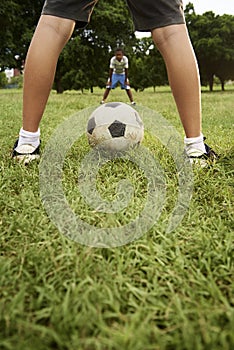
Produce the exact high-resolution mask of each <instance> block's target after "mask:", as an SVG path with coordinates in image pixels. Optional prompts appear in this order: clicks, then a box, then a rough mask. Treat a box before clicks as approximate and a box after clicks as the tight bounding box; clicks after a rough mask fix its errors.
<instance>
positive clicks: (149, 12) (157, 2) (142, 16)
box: [42, 0, 185, 31]
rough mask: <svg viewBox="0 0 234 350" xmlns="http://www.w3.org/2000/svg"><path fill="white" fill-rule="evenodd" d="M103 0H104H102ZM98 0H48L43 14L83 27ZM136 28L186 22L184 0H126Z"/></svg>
mask: <svg viewBox="0 0 234 350" xmlns="http://www.w3.org/2000/svg"><path fill="white" fill-rule="evenodd" d="M101 1H102V0H101ZM97 2H98V0H46V1H45V4H44V7H43V10H42V14H43V15H51V16H57V17H63V18H68V19H73V20H74V21H76V22H77V26H78V27H80V28H82V27H85V25H86V24H87V23H88V22H89V20H90V17H91V14H92V11H93V8H94V6H95V4H96V3H97ZM126 2H127V4H128V6H129V9H130V12H131V15H132V19H133V22H134V25H135V30H139V31H150V30H151V29H154V28H160V27H165V26H168V25H171V24H181V23H184V22H185V20H184V12H183V1H182V0H126Z"/></svg>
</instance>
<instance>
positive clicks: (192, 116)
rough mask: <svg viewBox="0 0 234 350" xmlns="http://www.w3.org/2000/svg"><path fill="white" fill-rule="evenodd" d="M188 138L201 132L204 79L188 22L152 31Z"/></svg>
mask: <svg viewBox="0 0 234 350" xmlns="http://www.w3.org/2000/svg"><path fill="white" fill-rule="evenodd" d="M152 37H153V40H154V42H155V44H156V46H157V47H158V49H159V51H160V52H161V54H162V56H163V58H164V61H165V64H166V67H167V72H168V79H169V82H170V86H171V89H172V93H173V96H174V98H175V102H176V105H177V108H178V111H179V115H180V118H181V122H182V124H183V127H184V131H185V135H186V137H187V138H194V137H198V136H200V135H201V96H200V79H199V73H198V68H197V62H196V59H195V55H194V52H193V49H192V46H191V43H190V39H189V37H188V33H187V29H186V26H185V25H184V24H179V25H171V26H166V27H162V28H157V29H154V30H152Z"/></svg>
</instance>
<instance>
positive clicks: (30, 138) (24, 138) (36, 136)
mask: <svg viewBox="0 0 234 350" xmlns="http://www.w3.org/2000/svg"><path fill="white" fill-rule="evenodd" d="M39 144H40V129H38V130H37V131H36V132H31V131H26V130H24V129H23V128H21V129H20V132H19V141H18V146H21V145H32V146H33V147H35V148H37V147H38V146H39Z"/></svg>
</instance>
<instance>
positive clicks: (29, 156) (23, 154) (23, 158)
mask: <svg viewBox="0 0 234 350" xmlns="http://www.w3.org/2000/svg"><path fill="white" fill-rule="evenodd" d="M18 142H19V140H17V141H16V142H15V144H14V147H13V151H12V158H14V159H17V160H18V161H19V162H22V163H23V164H24V165H27V164H28V163H30V162H31V161H32V160H35V159H39V158H40V145H39V146H38V147H36V148H35V147H33V146H32V145H20V146H18Z"/></svg>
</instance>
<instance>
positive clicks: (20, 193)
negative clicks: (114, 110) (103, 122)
mask: <svg viewBox="0 0 234 350" xmlns="http://www.w3.org/2000/svg"><path fill="white" fill-rule="evenodd" d="M102 93H103V91H102V90H98V89H94V93H93V94H91V93H89V92H85V93H83V94H81V93H79V92H75V91H67V92H65V93H64V94H62V95H57V94H56V93H54V92H52V94H51V96H50V99H49V102H48V105H47V108H46V111H45V115H44V118H43V120H42V123H41V133H42V152H43V151H44V149H45V147H46V144H47V142H48V140H49V139H50V137H51V135H52V134H53V132H54V130H55V128H56V127H57V126H58V125H60V124H61V123H62V122H63V121H64V120H66V119H67V118H68V117H69V116H71V115H72V114H74V113H76V112H78V111H81V110H83V109H84V108H86V107H89V106H91V105H97V106H98V105H99V102H100V100H101V97H102ZM133 93H134V91H133ZM134 98H135V100H136V102H137V104H138V105H140V106H145V107H148V108H151V109H152V110H155V111H157V112H158V113H160V114H161V115H163V117H164V118H166V119H167V120H168V122H169V123H170V124H171V125H172V126H174V127H175V128H176V130H177V131H178V132H179V134H181V140H182V142H183V130H182V127H181V124H180V121H179V118H178V116H177V112H176V108H175V105H174V101H173V99H172V96H171V93H170V91H169V88H167V87H163V88H158V89H156V92H153V90H151V89H147V90H145V91H143V92H138V93H134ZM109 101H122V102H128V99H127V95H125V92H123V91H120V89H116V90H115V91H113V92H111V94H110V97H109ZM233 101H234V87H233V86H229V87H227V90H226V91H225V92H221V91H220V89H219V88H217V89H215V91H214V92H213V93H210V92H208V90H207V89H203V92H202V107H203V133H204V135H205V136H206V137H207V143H208V144H209V145H210V146H212V147H213V148H214V149H215V151H216V152H217V153H218V154H219V155H220V157H219V159H218V161H217V162H216V164H214V166H213V167H211V168H207V169H200V168H195V169H194V171H193V174H194V180H193V181H194V188H193V196H192V199H191V202H190V206H189V209H188V211H187V213H186V215H185V217H184V219H183V221H182V222H181V223H180V225H179V226H178V227H177V228H176V229H175V230H174V231H173V232H170V233H166V232H165V227H166V224H167V220H168V217H169V214H170V212H171V210H172V209H173V207H174V204H175V201H176V198H177V185H178V184H177V176H176V171H175V167H174V165H173V161H172V158H171V157H170V154H168V153H167V152H166V150H165V149H164V148H163V147H162V146H161V145H159V144H158V141H157V140H155V139H154V138H153V137H152V136H151V134H150V131H149V130H146V133H145V140H144V145H145V146H146V147H148V148H149V149H150V150H151V152H153V153H154V154H155V156H156V157H157V158H158V160H159V161H160V164H161V166H162V168H163V169H164V172H165V178H166V181H167V203H166V205H165V207H164V209H163V211H162V214H161V217H160V218H159V220H158V222H157V223H156V224H155V226H153V227H152V228H151V229H150V230H149V231H148V232H147V233H145V234H144V235H143V236H142V237H140V238H139V239H138V240H136V241H134V242H132V243H130V244H127V245H125V246H122V247H116V248H109V249H105V248H92V247H89V246H83V245H80V244H79V243H76V242H73V241H71V240H69V239H68V238H66V237H65V236H64V235H62V234H61V233H60V232H59V230H58V229H57V227H56V226H55V224H54V223H52V222H51V221H50V219H49V218H48V216H47V213H46V212H45V209H44V207H43V205H42V202H41V199H40V194H39V170H38V163H37V162H35V163H34V164H30V165H29V166H27V167H25V166H23V165H19V164H17V163H16V162H14V161H13V160H12V159H11V158H10V152H11V148H12V146H13V144H14V142H15V139H16V138H17V135H18V131H19V128H20V127H21V108H22V91H21V90H10V89H9V90H0V103H1V115H0V152H1V158H0V166H1V167H0V193H1V194H0V240H1V241H0V242H1V257H0V259H1V260H0V349H4V350H13V349H14V350H34V349H37V350H50V349H51V350H52V349H53V350H54V349H59V350H60V349H61V350H119V349H123V350H231V349H233V348H234V333H233V329H234V294H233V292H234V282H233V281H234V273H233V272H234V270H233V243H234V239H233V232H234V225H233V149H234V148H233V146H234V145H233V140H234V133H233V110H234V102H233ZM155 128H157V123H155ZM88 150H89V145H88V143H87V139H86V137H85V136H84V137H82V138H81V140H80V141H79V142H78V143H75V144H74V147H73V148H72V149H71V151H70V152H69V154H68V155H67V157H66V160H65V162H64V174H63V188H64V193H65V195H66V198H67V200H68V202H69V204H70V205H71V207H72V208H73V210H74V211H75V212H76V213H77V214H79V215H80V214H82V215H83V217H85V216H86V218H87V220H90V223H91V224H93V225H96V226H97V227H98V226H99V227H103V225H105V224H106V222H108V218H106V217H103V216H100V217H98V215H97V214H96V213H93V212H92V210H90V208H87V207H85V205H84V203H83V202H82V201H81V200H79V198H80V197H79V196H80V194H79V192H78V190H77V189H76V187H77V169H78V168H79V163H80V162H81V159H82V157H83V156H84V155H85V154H86V152H88ZM125 177H129V178H130V179H131V180H132V182H133V185H135V186H136V190H135V197H136V198H135V199H134V200H135V202H134V203H136V204H137V205H135V206H134V205H132V206H131V208H130V212H129V213H126V214H125V216H124V217H125V218H127V219H128V220H131V218H132V217H134V215H137V213H136V212H135V209H136V206H137V208H138V207H139V208H141V200H143V199H144V198H145V192H146V187H145V186H146V184H145V181H144V178H143V175H142V173H141V172H140V171H139V170H138V169H136V167H135V166H134V165H132V164H130V163H129V162H125V161H119V162H118V161H116V162H114V164H112V165H111V164H110V165H108V164H107V165H106V166H105V169H104V170H103V171H100V174H99V176H98V185H97V187H98V189H100V190H103V196H104V197H105V196H106V198H107V199H108V200H113V199H114V198H115V191H116V185H117V184H118V181H119V180H120V179H122V178H125ZM109 220H110V222H112V223H113V225H121V222H122V221H121V220H123V218H122V217H121V215H120V216H118V214H117V216H116V217H115V218H113V216H112V217H111V218H109ZM111 220H112V221H111Z"/></svg>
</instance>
